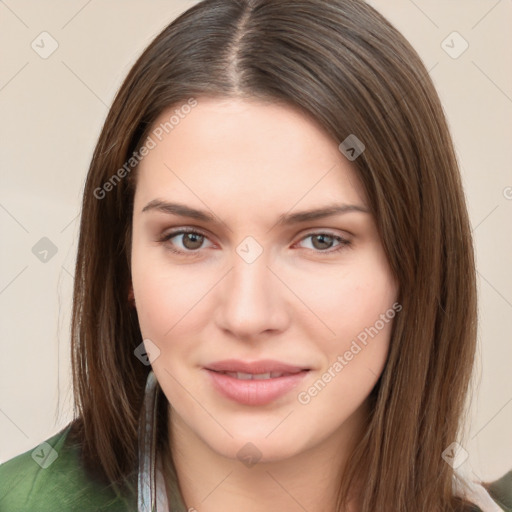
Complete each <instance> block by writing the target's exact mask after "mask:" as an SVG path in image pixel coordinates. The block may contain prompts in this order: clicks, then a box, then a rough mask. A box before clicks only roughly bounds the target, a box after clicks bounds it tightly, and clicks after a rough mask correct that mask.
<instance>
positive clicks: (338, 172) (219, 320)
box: [131, 97, 400, 461]
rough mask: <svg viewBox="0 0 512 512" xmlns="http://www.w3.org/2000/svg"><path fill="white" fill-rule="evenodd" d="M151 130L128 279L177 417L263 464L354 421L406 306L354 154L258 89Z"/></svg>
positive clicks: (207, 438)
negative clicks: (257, 96)
mask: <svg viewBox="0 0 512 512" xmlns="http://www.w3.org/2000/svg"><path fill="white" fill-rule="evenodd" d="M176 109H178V110H179V112H178V113H175V112H174V111H175V110H176ZM173 113H174V114H175V117H174V119H173V121H169V119H170V117H171V115H173ZM177 114H179V115H177ZM165 123H167V124H165ZM356 135H357V134H356ZM150 137H151V141H150V140H149V139H148V141H147V147H148V148H149V149H148V151H147V154H146V156H145V157H144V158H143V160H142V162H141V164H140V166H139V168H138V178H137V187H136V193H135V201H134V213H133V241H132V254H131V258H132V283H133V291H134V296H135V301H136V308H137V314H138V318H139V322H140V328H141V332H142V336H143V338H144V339H145V344H146V347H147V348H148V351H149V354H150V360H152V367H153V370H154V372H155V374H156V376H157V379H158V381H159V383H160V386H161V387H162V389H163V391H164V393H165V395H166V397H167V399H168V400H169V403H170V404H171V406H172V411H171V418H172V421H173V422H175V425H179V426H180V428H181V431H182V432H188V433H189V434H190V435H191V436H192V437H194V438H196V440H197V441H198V442H199V443H200V444H201V442H202V443H204V445H203V446H206V447H209V448H210V449H212V450H213V451H215V452H216V453H218V454H221V455H224V456H227V457H230V458H235V457H238V458H241V457H242V456H243V455H247V453H249V452H251V450H252V451H253V453H252V455H253V456H254V457H257V458H258V459H260V458H261V459H260V460H262V461H264V460H269V461H270V460H278V459H283V458H286V457H289V456H292V455H294V454H298V453H300V452H304V451H305V450H307V449H310V448H313V447H315V446H318V445H320V444H321V443H322V442H324V441H327V440H328V439H332V436H338V435H339V436H347V435H349V434H350V433H351V432H352V433H353V432H356V431H358V432H359V430H358V428H357V427H358V426H360V425H361V423H360V420H361V418H362V417H363V413H364V412H365V409H364V407H365V405H366V399H367V397H368V395H369V393H370V391H371V390H372V388H373V387H374V385H375V383H376V381H377V379H378V378H379V376H380V374H381V372H382V370H383V366H384V363H385V361H386V356H387V353H388V347H389V337H390V332H391V326H392V318H393V317H394V315H395V312H396V311H398V310H399V309H400V306H399V305H397V304H396V303H395V300H396V297H397V291H398V289H397V285H396V282H395V280H394V279H393V277H392V274H391V272H390V268H389V267H388V263H387V260H386V257H385V255H384V252H383V248H382V245H381V242H380V239H379V236H378V233H377V230H376V226H375V221H374V219H373V218H372V215H371V214H370V213H369V212H368V205H367V203H366V199H365V195H364V191H363V189H362V186H361V184H360V182H359V180H358V178H357V176H356V174H355V172H354V170H353V167H352V165H353V164H352V163H351V162H350V161H349V160H348V159H347V158H346V157H345V156H344V155H343V154H342V153H341V152H340V150H339V149H338V145H337V144H336V143H335V142H334V141H333V140H331V139H330V138H329V137H328V136H327V135H326V134H325V133H324V132H323V131H322V130H321V129H320V128H319V127H318V126H317V125H316V124H315V123H314V122H312V121H311V120H310V119H308V118H306V117H304V115H303V114H301V113H300V112H298V111H297V110H295V109H293V108H291V107H284V106H278V105H270V104H265V103H260V102H249V101H242V100H231V99H230V100H227V99H212V98H202V97H199V98H197V105H196V106H194V107H193V108H182V109H180V107H179V106H177V107H173V108H172V109H170V110H169V111H167V112H165V113H164V114H162V115H161V116H160V118H159V119H158V120H157V122H156V123H155V125H154V127H153V131H152V133H151V135H150ZM340 142H341V141H340ZM368 150H371V148H368V149H367V151H368ZM329 208H333V209H335V208H339V210H338V211H331V213H330V214H329V215H327V214H326V213H325V211H324V210H327V209H329ZM306 212H309V213H307V214H306ZM313 212H318V213H313ZM322 212H323V213H322ZM185 230H186V231H190V232H192V234H190V233H189V234H187V233H185V234H184V233H183V231H185ZM394 303H395V304H394ZM153 358H154V359H153ZM253 363H254V364H253ZM141 364H142V363H141ZM226 372H227V373H226ZM254 375H256V378H254V377H253V376H254ZM359 433H360V432H359ZM247 443H252V445H254V446H252V445H248V444H247ZM244 450H245V451H244ZM246 452H247V453H246ZM249 455H251V453H249Z"/></svg>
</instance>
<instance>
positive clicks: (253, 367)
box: [205, 359, 309, 375]
mask: <svg viewBox="0 0 512 512" xmlns="http://www.w3.org/2000/svg"><path fill="white" fill-rule="evenodd" d="M205 368H206V369H207V370H214V371H216V372H236V373H251V374H253V375H257V374H260V373H270V372H281V373H298V372H301V371H303V370H309V368H305V367H302V366H294V365H290V364H286V363H282V362H281V361H274V360H272V359H262V360H260V361H250V362H249V361H239V360H236V359H226V360H224V361H217V362H215V363H210V364H209V365H208V366H205Z"/></svg>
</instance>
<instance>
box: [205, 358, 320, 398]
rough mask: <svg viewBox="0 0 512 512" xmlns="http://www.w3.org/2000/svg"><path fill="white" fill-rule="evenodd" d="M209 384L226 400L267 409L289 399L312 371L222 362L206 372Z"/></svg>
mask: <svg viewBox="0 0 512 512" xmlns="http://www.w3.org/2000/svg"><path fill="white" fill-rule="evenodd" d="M203 370H204V371H205V372H206V374H207V375H208V378H209V383H210V384H211V385H212V388H213V389H214V390H216V391H217V392H218V393H219V394H220V395H221V396H222V397H224V398H228V399H229V400H231V401H234V402H237V403H239V404H242V405H251V406H257V405H266V404H270V403H272V402H275V401H277V400H278V399H280V398H283V400H284V399H286V396H287V395H289V393H290V391H291V390H292V389H294V388H295V387H297V386H298V385H299V384H300V383H301V382H302V380H303V379H304V377H305V376H306V375H307V374H308V373H309V372H310V371H311V369H310V368H301V367H300V366H292V365H288V364H285V363H281V362H277V361H268V360H267V361H256V362H252V363H246V362H242V361H234V360H230V361H221V362H218V363H213V364H210V365H208V367H205V368H203Z"/></svg>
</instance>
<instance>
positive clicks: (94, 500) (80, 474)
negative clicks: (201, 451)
mask: <svg viewBox="0 0 512 512" xmlns="http://www.w3.org/2000/svg"><path fill="white" fill-rule="evenodd" d="M70 428H71V427H70V426H68V427H66V428H64V429H63V430H61V431H60V432H59V433H57V434H56V435H54V436H53V437H50V438H49V439H48V440H47V441H45V442H43V443H41V444H40V445H38V446H37V447H36V448H35V449H32V450H29V451H27V452H25V453H22V454H21V455H18V456H16V457H14V458H13V459H11V460H9V461H7V462H5V463H4V464H2V465H0V512H55V511H59V512H71V511H76V510H79V511H80V512H132V511H133V512H137V485H136V482H137V478H136V477H137V475H136V474H134V475H133V476H132V477H130V479H129V481H128V480H127V483H128V488H129V489H130V491H129V492H127V493H125V494H124V495H120V494H117V492H116V491H115V489H114V488H113V487H111V486H105V485H104V484H103V483H100V482H99V480H98V481H96V480H95V479H94V478H93V477H91V476H90V475H88V474H86V473H85V471H84V469H83V468H82V464H81V463H80V447H79V446H78V445H77V444H72V443H70V442H66V439H67V435H68V433H69V431H70ZM485 487H486V489H487V490H488V492H489V494H490V495H491V497H492V498H493V499H494V500H495V501H496V503H497V504H498V505H499V506H500V507H501V508H502V509H503V510H505V511H506V512H512V471H510V472H509V473H507V474H506V475H505V476H504V477H502V478H501V479H500V480H497V481H496V482H493V483H492V484H487V485H485ZM171 492H172V494H173V496H171V497H170V498H169V501H170V507H171V510H172V512H186V508H185V506H184V505H183V502H182V501H181V496H180V495H179V491H178V490H177V488H176V487H174V488H171ZM476 510H478V509H476Z"/></svg>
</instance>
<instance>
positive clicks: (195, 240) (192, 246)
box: [183, 233, 204, 251]
mask: <svg viewBox="0 0 512 512" xmlns="http://www.w3.org/2000/svg"><path fill="white" fill-rule="evenodd" d="M203 240H204V236H203V235H200V234H199V233H183V246H184V247H185V248H186V249H189V250H191V251H194V250H196V249H199V248H200V247H201V245H202V244H203Z"/></svg>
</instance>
